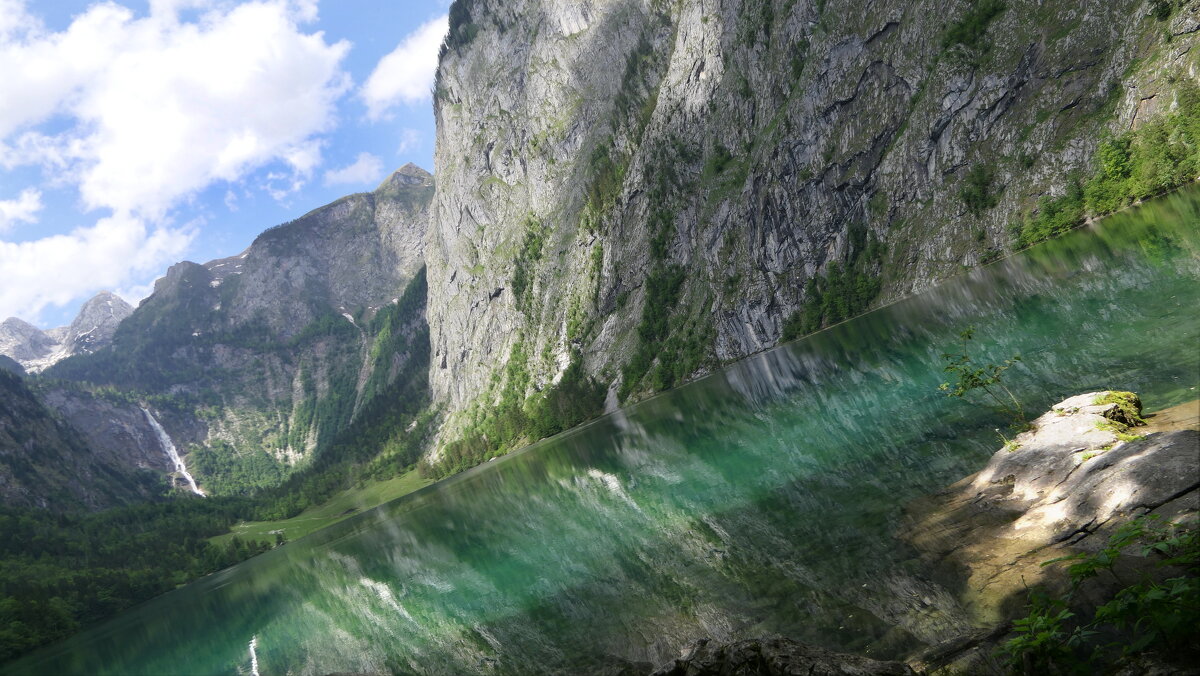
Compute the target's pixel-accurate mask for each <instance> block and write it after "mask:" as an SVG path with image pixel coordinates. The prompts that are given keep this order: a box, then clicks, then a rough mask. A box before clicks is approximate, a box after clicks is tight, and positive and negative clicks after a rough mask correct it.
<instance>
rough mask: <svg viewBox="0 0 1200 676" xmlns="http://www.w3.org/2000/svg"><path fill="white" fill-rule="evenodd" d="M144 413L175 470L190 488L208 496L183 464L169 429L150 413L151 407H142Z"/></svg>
mask: <svg viewBox="0 0 1200 676" xmlns="http://www.w3.org/2000/svg"><path fill="white" fill-rule="evenodd" d="M142 413H145V414H146V420H147V422H149V423H150V427H152V428H154V434H156V435H157V436H158V443H159V445H160V446H162V449H163V452H165V453H166V454H167V457H168V458H170V459H171V464H173V465H174V466H175V471H176V472H179V473H180V474H181V475H182V476H183V478H184V480H185V481H187V485H188V488H190V489H192V492H193V493H195V494H196V495H199V496H200V497H202V498H206V497H208V496H207V495H205V494H204V491H202V490H200V487H199V486H197V485H196V480H195V479H194V478H192V475H191V473H190V472H188V471H187V465H185V464H183V458H181V457H179V451H177V450H175V444H174V443H173V442H172V441H171V437H170V435H168V434H167V431H166V430H164V429H163V426H162V425H159V424H158V421H157V420H155V418H154V415H153V414H152V413H150V411H149V409H147V408H145V407H142Z"/></svg>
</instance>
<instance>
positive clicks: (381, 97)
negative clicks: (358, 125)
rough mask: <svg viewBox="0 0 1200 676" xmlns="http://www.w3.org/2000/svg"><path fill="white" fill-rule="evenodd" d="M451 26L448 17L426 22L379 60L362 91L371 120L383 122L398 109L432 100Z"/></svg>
mask: <svg viewBox="0 0 1200 676" xmlns="http://www.w3.org/2000/svg"><path fill="white" fill-rule="evenodd" d="M449 27H450V24H449V17H448V16H446V15H443V16H440V17H438V18H436V19H433V20H432V21H429V22H426V23H424V24H422V25H421V27H419V28H417V30H415V31H413V32H412V33H411V34H409V35H408V36H406V37H405V38H404V40H402V41H401V42H400V45H399V46H398V47H396V49H395V50H393V51H392V53H390V54H388V55H387V56H385V57H383V58H382V59H380V60H379V63H378V64H376V66H375V70H374V71H372V72H371V75H370V77H368V78H367V81H366V83H365V84H364V85H363V86H362V89H361V90H360V91H359V96H360V97H362V100H363V102H364V103H366V104H367V116H368V117H369V118H371V119H372V120H379V119H382V118H384V117H386V116H387V114H388V111H389V110H391V109H392V108H394V107H395V106H398V105H400V104H413V103H421V102H422V101H428V100H429V97H430V90H431V89H433V79H434V75H435V74H436V72H437V57H438V50H439V49H440V48H441V45H442V40H443V39H444V38H445V37H446V31H448V30H449Z"/></svg>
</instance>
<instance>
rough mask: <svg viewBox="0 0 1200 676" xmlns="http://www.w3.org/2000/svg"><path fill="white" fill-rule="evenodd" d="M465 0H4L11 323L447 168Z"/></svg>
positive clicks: (43, 317)
mask: <svg viewBox="0 0 1200 676" xmlns="http://www.w3.org/2000/svg"><path fill="white" fill-rule="evenodd" d="M449 4H450V2H449V0H392V1H388V0H371V1H368V0H337V1H336V2H335V1H333V0H326V1H324V2H319V0H150V1H149V2H147V1H146V0H115V1H110V2H103V3H101V2H90V1H83V0H78V1H76V0H54V1H52V2H29V1H27V0H0V73H5V77H4V78H0V319H3V318H4V317H8V316H18V317H21V318H23V319H26V320H28V321H31V322H33V323H35V324H37V325H39V326H42V327H52V326H58V325H62V324H65V323H67V322H69V321H70V319H71V318H72V317H73V316H74V314H75V313H76V312H77V310H78V307H79V305H80V304H81V303H82V302H83V301H85V300H87V299H88V298H90V297H91V296H92V295H94V294H95V293H96V292H98V291H100V290H102V289H109V290H112V291H116V292H117V293H119V294H121V295H122V296H124V297H125V298H126V299H127V300H129V301H130V302H132V303H135V304H136V303H137V301H138V300H140V299H141V298H142V297H144V296H145V295H147V294H148V293H149V291H150V289H151V286H152V284H153V281H154V279H155V278H157V277H159V276H161V275H162V273H163V272H164V271H165V270H166V268H167V267H168V266H169V265H170V264H172V263H174V262H176V261H179V260H193V261H197V262H204V261H207V260H211V259H213V258H220V257H223V256H228V255H232V254H235V253H238V252H239V251H241V250H242V249H244V248H245V247H246V246H248V245H249V244H250V242H251V241H252V240H253V239H254V237H255V236H256V235H257V234H258V233H260V232H262V231H263V230H265V229H266V228H268V227H270V226H272V225H275V224H278V223H282V222H285V221H288V220H291V219H293V218H296V217H297V216H299V215H301V214H303V213H305V212H307V211H309V210H310V209H313V208H315V207H318V206H320V205H322V204H326V203H328V202H331V201H333V200H334V199H336V198H338V197H340V196H342V195H345V194H348V193H352V192H360V191H363V190H370V189H372V188H374V187H375V186H376V185H377V184H378V183H379V182H380V181H381V180H382V179H383V178H384V177H386V176H387V175H388V174H389V173H390V172H391V171H393V170H395V169H397V168H399V167H400V166H402V165H403V164H405V163H406V162H415V163H416V164H418V165H420V166H423V167H425V168H426V169H429V170H430V171H432V170H433V144H434V126H433V112H432V107H431V102H430V99H429V89H430V87H431V86H432V81H433V70H434V68H435V65H436V55H437V48H438V45H439V43H440V41H441V36H442V35H444V33H445V25H446V11H447V8H448V6H449Z"/></svg>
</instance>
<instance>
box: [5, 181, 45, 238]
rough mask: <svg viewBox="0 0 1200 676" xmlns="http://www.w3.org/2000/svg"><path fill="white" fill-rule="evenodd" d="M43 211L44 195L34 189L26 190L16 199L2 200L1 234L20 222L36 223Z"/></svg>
mask: <svg viewBox="0 0 1200 676" xmlns="http://www.w3.org/2000/svg"><path fill="white" fill-rule="evenodd" d="M41 210H42V193H41V191H38V190H35V189H33V188H26V189H24V190H22V191H21V194H20V195H18V196H17V198H16V199H11V200H0V232H4V231H5V230H7V229H8V228H10V227H12V226H13V225H15V224H16V223H17V222H18V221H24V222H26V223H36V222H37V214H38V212H39V211H41Z"/></svg>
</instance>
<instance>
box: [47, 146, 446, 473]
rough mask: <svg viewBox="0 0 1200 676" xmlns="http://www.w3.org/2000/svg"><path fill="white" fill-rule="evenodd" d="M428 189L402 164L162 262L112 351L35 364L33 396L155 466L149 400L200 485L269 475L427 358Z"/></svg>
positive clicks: (331, 438) (307, 454)
mask: <svg viewBox="0 0 1200 676" xmlns="http://www.w3.org/2000/svg"><path fill="white" fill-rule="evenodd" d="M433 190H434V187H433V180H432V176H430V174H428V173H427V172H425V171H423V170H421V169H419V168H417V167H414V166H412V165H409V166H407V167H405V168H403V169H401V170H400V171H398V172H396V173H395V174H394V175H393V176H392V177H390V178H389V179H388V180H386V181H385V182H384V183H383V184H382V185H381V186H380V187H379V188H378V189H377V190H375V191H374V192H371V193H363V194H357V195H351V196H349V197H345V198H343V199H341V200H338V201H337V202H334V203H333V204H330V205H328V206H325V207H321V208H319V209H316V210H314V211H312V212H310V213H309V214H307V215H305V216H303V217H301V218H299V219H297V220H296V221H293V222H291V223H287V224H284V225H281V226H278V227H276V228H272V229H270V230H267V231H266V232H264V233H263V234H262V235H260V236H259V237H258V238H257V239H256V240H255V242H254V243H253V244H252V245H251V246H250V248H249V249H247V250H246V251H245V252H243V253H242V254H240V255H238V256H233V257H230V258H224V259H219V260H215V261H211V262H209V263H206V264H204V265H199V264H196V263H191V262H186V261H185V262H182V263H179V264H177V265H174V266H172V267H171V269H170V270H168V272H167V274H166V276H165V277H163V278H162V279H160V280H159V281H158V282H157V283H156V285H155V290H154V293H153V294H152V295H151V296H150V297H149V298H147V299H146V300H145V301H144V302H143V303H142V304H141V305H140V306H139V307H138V308H137V310H136V311H135V312H133V314H132V315H130V316H129V317H128V318H127V319H125V320H124V321H123V322H121V324H120V325H119V327H118V328H117V329H116V332H115V335H114V336H113V338H112V344H111V346H108V347H106V348H104V349H100V350H97V351H94V352H92V353H90V354H82V355H77V356H74V357H71V358H69V359H66V360H64V361H61V362H59V363H58V364H56V365H54V366H53V367H52V368H50V369H48V370H47V371H46V372H45V373H44V377H43V378H42V381H41V384H40V388H41V389H43V390H44V391H45V400H46V401H47V403H48V404H50V405H51V406H54V407H55V408H56V409H57V410H58V411H59V412H60V414H61V415H62V416H63V417H64V418H65V419H67V420H69V421H71V422H73V423H75V424H76V427H77V428H79V429H80V430H84V434H85V435H86V436H88V437H89V438H90V441H91V443H92V445H93V446H96V447H107V446H125V447H126V448H127V449H128V451H129V453H128V455H129V456H130V457H129V459H128V460H129V462H130V463H133V462H134V461H135V460H134V458H135V457H141V456H144V455H145V452H143V450H142V448H141V447H142V445H143V444H137V443H130V440H129V438H128V437H139V436H140V437H146V438H149V439H151V441H153V444H152V445H153V446H154V451H156V453H157V457H158V458H160V459H163V460H165V455H164V454H163V451H162V448H161V444H158V442H157V441H154V440H153V435H151V434H148V430H149V428H148V421H147V420H146V419H145V415H144V414H143V413H142V411H141V409H142V408H147V409H148V410H150V411H152V412H153V414H154V415H155V417H156V418H158V419H159V422H160V423H161V424H162V425H163V427H164V428H165V429H166V431H167V433H168V434H169V435H170V437H171V439H172V440H173V443H174V445H175V446H176V447H177V448H178V449H179V451H180V453H181V454H183V455H184V458H185V460H186V462H187V463H188V465H189V467H191V468H192V470H193V472H192V473H193V474H194V475H195V476H196V477H197V478H198V480H199V481H200V484H201V486H202V487H203V488H204V489H205V490H206V491H207V492H208V493H210V494H218V495H247V494H250V493H252V492H253V491H255V490H257V489H260V488H265V487H271V486H277V485H279V484H281V483H282V482H283V481H284V480H285V478H286V477H288V476H289V475H291V474H292V473H293V472H295V471H296V470H297V469H299V468H302V467H306V466H308V465H310V464H311V463H312V462H314V458H315V456H316V455H317V454H318V452H319V451H320V450H321V449H325V448H327V447H329V446H331V445H333V444H334V442H335V440H336V439H337V438H338V436H339V435H340V434H342V433H343V432H344V431H345V430H347V429H348V427H349V426H350V425H351V424H352V423H353V422H355V421H356V420H358V419H360V418H363V417H364V416H370V415H373V413H372V411H374V409H375V408H378V406H379V404H378V403H376V399H377V398H378V397H379V396H380V395H381V394H383V393H385V392H386V391H387V390H388V389H389V388H390V387H391V386H392V385H393V384H394V382H395V380H396V378H397V377H398V376H399V375H400V374H401V373H407V371H408V370H409V369H408V368H407V367H408V366H409V365H410V364H412V363H414V362H418V363H420V364H422V368H424V366H423V365H424V364H426V363H427V361H426V360H427V356H426V352H427V350H426V349H425V348H424V343H423V336H424V335H425V334H424V331H425V328H424V326H425V322H424V300H425V299H424V288H425V286H424V267H423V266H424V261H423V259H422V243H423V237H424V233H425V227H426V224H427V222H428V216H427V209H428V204H429V201H430V199H431V198H432V195H433ZM418 278H419V279H418ZM410 286H412V287H413V288H414V289H417V287H419V290H413V291H409V292H406V291H405V289H406V288H407V287H410ZM420 380H421V381H423V380H424V376H423V375H422V376H421V378H420ZM374 415H378V414H377V413H375V414H374ZM115 433H121V434H118V435H117V436H114V434H115ZM118 437H119V438H118ZM138 464H144V463H142V462H140V461H139V462H138Z"/></svg>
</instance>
